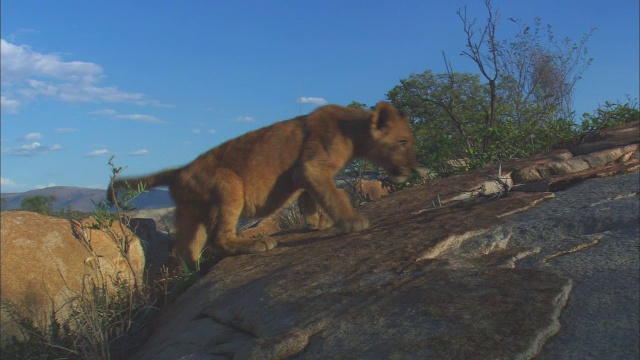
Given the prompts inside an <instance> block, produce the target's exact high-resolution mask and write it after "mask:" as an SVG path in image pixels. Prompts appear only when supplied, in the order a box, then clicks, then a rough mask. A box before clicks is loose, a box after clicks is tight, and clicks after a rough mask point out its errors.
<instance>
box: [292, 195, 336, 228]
mask: <svg viewBox="0 0 640 360" xmlns="http://www.w3.org/2000/svg"><path fill="white" fill-rule="evenodd" d="M298 207H299V208H300V214H302V217H303V218H304V221H305V223H306V225H307V227H309V228H310V229H313V230H324V229H328V228H330V227H331V226H333V221H332V220H331V218H329V216H328V215H327V214H325V213H323V212H321V211H320V206H318V202H317V201H316V199H315V198H314V197H313V196H311V194H309V192H307V191H303V192H302V193H301V194H300V196H299V197H298Z"/></svg>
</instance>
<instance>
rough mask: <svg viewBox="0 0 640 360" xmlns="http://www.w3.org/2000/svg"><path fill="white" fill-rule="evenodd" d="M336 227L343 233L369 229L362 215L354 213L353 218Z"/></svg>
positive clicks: (366, 220) (367, 222)
mask: <svg viewBox="0 0 640 360" xmlns="http://www.w3.org/2000/svg"><path fill="white" fill-rule="evenodd" d="M338 227H340V229H341V230H342V231H344V232H353V231H360V230H364V229H366V228H368V227H369V220H368V219H367V218H366V217H364V215H362V214H359V213H355V214H354V215H353V217H351V218H349V219H347V220H344V221H342V222H340V223H339V224H338Z"/></svg>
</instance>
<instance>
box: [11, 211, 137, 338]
mask: <svg viewBox="0 0 640 360" xmlns="http://www.w3.org/2000/svg"><path fill="white" fill-rule="evenodd" d="M91 223H92V221H91V220H83V221H82V222H77V221H70V220H65V219H59V218H54V217H49V216H44V215H40V214H36V213H32V212H27V211H3V212H2V219H1V224H2V233H1V236H0V240H1V250H2V253H1V254H2V261H1V272H0V299H1V300H2V301H10V302H12V303H13V304H15V305H17V310H19V311H20V313H22V314H23V315H24V316H31V317H33V318H34V319H35V320H36V323H37V324H41V325H42V324H45V323H46V319H48V315H49V314H50V312H51V309H52V306H53V309H55V310H56V311H57V312H58V313H57V315H58V318H64V316H65V314H66V311H67V309H66V307H65V305H66V304H67V302H68V300H69V299H70V298H72V297H74V296H76V295H77V294H78V293H79V291H80V290H81V289H82V286H83V285H82V284H83V280H84V281H85V284H86V281H87V279H88V278H87V277H86V276H88V277H89V278H91V279H93V280H94V281H96V282H98V283H99V281H100V278H101V277H100V276H98V274H96V272H95V269H96V261H99V263H100V266H101V268H102V274H103V275H104V276H115V274H116V273H117V274H119V276H121V277H122V276H125V277H126V278H127V279H129V280H132V276H136V277H137V279H138V281H140V280H141V279H142V274H143V271H144V268H145V257H144V254H143V249H142V246H141V244H140V241H139V240H138V238H137V237H135V236H134V235H133V234H132V233H131V232H129V231H126V234H127V236H128V237H129V238H130V239H132V241H131V242H130V243H129V254H130V260H131V264H132V266H133V270H134V273H135V275H133V274H131V272H130V271H129V267H128V265H127V264H126V261H125V259H124V258H123V257H122V256H121V255H120V253H119V252H118V250H117V249H116V247H115V245H114V243H113V240H112V239H111V238H110V237H109V236H108V235H107V234H106V233H105V232H103V231H100V230H89V229H88V228H87V226H88V225H89V224H91ZM82 225H84V226H82ZM112 230H113V231H114V232H115V233H117V234H122V232H121V231H120V229H119V227H118V226H116V225H114V226H113V228H112ZM85 240H89V241H90V244H91V248H92V249H93V251H94V252H95V253H91V252H90V251H89V250H88V244H87V242H86V241H85ZM96 255H99V257H98V256H96ZM5 310H6V309H4V308H3V312H2V330H3V331H2V343H3V344H4V343H5V341H6V340H7V338H8V337H10V336H11V335H18V332H17V329H16V328H15V327H14V325H13V323H12V322H11V320H10V316H8V314H7V313H6V312H5Z"/></svg>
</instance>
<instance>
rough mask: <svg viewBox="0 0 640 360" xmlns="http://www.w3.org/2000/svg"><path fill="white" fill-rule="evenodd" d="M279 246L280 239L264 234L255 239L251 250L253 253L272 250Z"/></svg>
mask: <svg viewBox="0 0 640 360" xmlns="http://www.w3.org/2000/svg"><path fill="white" fill-rule="evenodd" d="M276 246H278V241H276V240H275V239H274V238H272V237H270V236H262V237H260V238H258V239H256V240H254V241H253V243H252V244H251V247H250V248H249V251H250V252H251V253H259V252H263V251H267V250H271V249H273V248H274V247H276Z"/></svg>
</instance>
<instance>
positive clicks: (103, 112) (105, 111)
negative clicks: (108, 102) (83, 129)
mask: <svg viewBox="0 0 640 360" xmlns="http://www.w3.org/2000/svg"><path fill="white" fill-rule="evenodd" d="M117 113H118V112H117V111H115V110H113V109H102V110H96V111H91V112H90V113H89V115H115V114H117Z"/></svg>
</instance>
